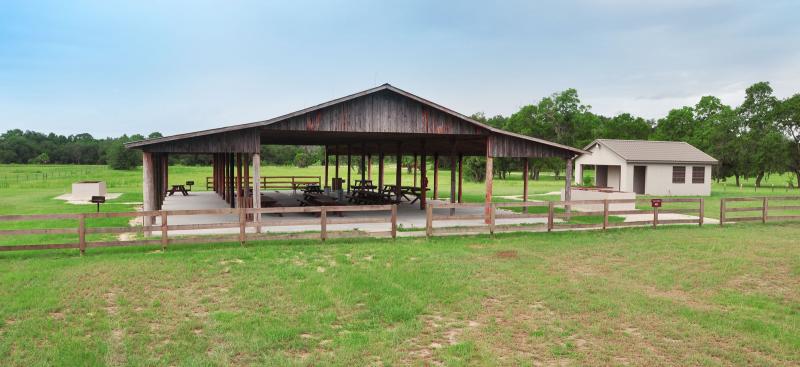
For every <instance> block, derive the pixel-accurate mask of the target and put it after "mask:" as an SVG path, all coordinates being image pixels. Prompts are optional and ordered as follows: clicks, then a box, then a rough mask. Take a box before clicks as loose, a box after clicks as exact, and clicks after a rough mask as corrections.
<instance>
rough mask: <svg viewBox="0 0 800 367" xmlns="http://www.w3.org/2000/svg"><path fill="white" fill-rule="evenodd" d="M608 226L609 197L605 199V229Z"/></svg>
mask: <svg viewBox="0 0 800 367" xmlns="http://www.w3.org/2000/svg"><path fill="white" fill-rule="evenodd" d="M606 228H608V199H604V200H603V230H606Z"/></svg>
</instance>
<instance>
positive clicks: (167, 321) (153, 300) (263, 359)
mask: <svg viewBox="0 0 800 367" xmlns="http://www.w3.org/2000/svg"><path fill="white" fill-rule="evenodd" d="M263 170H264V171H265V172H267V174H270V175H321V174H322V169H321V167H319V166H313V167H308V168H303V169H299V168H293V167H273V166H267V167H265V168H264V169H263ZM342 172H344V171H343V170H342ZM42 173H47V179H44V177H43V175H42ZM209 173H210V169H209V168H208V167H171V168H170V180H171V181H172V183H182V182H184V181H186V180H194V181H195V182H196V183H197V184H198V185H196V188H198V187H199V188H200V189H203V188H204V186H205V185H204V182H205V176H207V175H208V174H209ZM373 174H377V168H374V169H373ZM448 174H449V172H447V171H443V172H442V176H441V178H442V181H441V184H442V187H441V189H440V190H441V193H442V196H446V195H447V193H448V192H449V189H448V187H447V184H448V183H449V178H448ZM37 175H38V176H37ZM354 177H356V174H355V173H354ZM79 179H102V180H105V181H106V182H107V183H108V186H109V192H120V193H123V195H122V197H120V198H119V199H115V200H110V201H109V202H108V203H107V204H105V205H104V206H103V208H102V210H103V211H130V210H133V209H134V207H136V206H137V205H138V204H139V203H140V202H141V171H140V170H132V171H112V170H109V169H107V168H106V167H102V166H53V165H48V166H33V165H0V215H6V214H36V213H80V212H92V211H94V207H93V206H90V205H70V204H66V203H64V202H62V201H60V200H55V199H53V198H54V197H55V196H58V195H60V194H63V193H67V192H69V189H70V184H71V183H72V182H74V181H77V180H79ZM387 180H389V181H393V176H391V175H388V177H387ZM785 180H786V177H780V176H773V177H770V181H768V185H771V183H772V182H776V184H775V185H776V186H778V187H781V186H780V183H781V182H785ZM404 181H405V182H406V183H407V184H410V183H411V176H410V175H404ZM431 182H432V179H431ZM563 183H564V182H563V180H556V179H554V178H553V177H552V176H543V179H542V180H541V181H537V182H531V192H532V193H535V194H545V195H537V196H536V197H532V199H541V200H554V199H557V196H556V195H546V194H547V193H550V192H553V191H558V190H559V189H560V188H561V187H563ZM713 189H714V194H713V196H712V197H711V198H708V199H707V203H706V204H707V208H706V214H707V216H712V217H714V216H718V215H719V213H718V210H719V209H718V208H719V198H720V197H722V196H752V195H757V196H761V195H787V192H786V190H785V189H780V188H775V189H774V192H773V189H772V188H771V187H770V186H767V188H765V189H762V190H759V191H758V192H754V191H753V188H752V186H751V187H749V188H748V187H745V188H744V189H742V191H741V192H739V191H738V190H739V189H733V190H732V188H731V187H726V186H724V185H721V184H716V183H715V184H714V186H713ZM521 193H522V180H521V179H520V177H519V174H518V173H517V174H513V175H511V176H510V178H509V179H507V180H499V179H495V195H496V196H495V199H496V200H497V201H504V200H511V199H510V198H503V197H502V196H506V195H520V194H521ZM789 194H794V195H797V194H800V192H798V191H797V190H795V191H794V192H789ZM465 198H466V199H467V200H468V201H482V200H483V184H482V183H472V182H466V181H465ZM738 205H745V204H738ZM746 205H748V206H758V205H760V203H758V202H753V203H747V204H746ZM786 205H792V204H786ZM793 205H797V204H796V202H795V203H794V204H793ZM751 215H758V213H754V214H751ZM54 224H55V225H54ZM126 224H127V219H124V218H110V219H104V220H98V222H96V223H90V225H92V226H120V225H126ZM58 226H63V227H74V226H75V223H71V222H70V221H48V222H45V221H40V222H30V221H29V222H16V223H14V222H5V223H0V228H4V229H5V228H45V227H50V228H52V227H58ZM103 236H110V235H104V234H97V235H92V236H91V238H90V239H92V240H97V239H100V238H103ZM798 238H800V222H793V223H789V222H787V223H772V224H767V225H762V224H751V225H734V226H726V227H724V228H720V227H718V226H705V227H703V228H698V227H696V226H673V227H660V228H658V229H655V230H654V229H652V228H638V229H620V230H610V231H608V232H605V233H604V232H600V231H591V232H589V231H578V232H569V233H567V232H560V233H529V234H506V235H498V236H497V237H494V238H493V237H489V236H476V237H465V236H462V237H439V238H434V239H431V240H427V239H398V240H396V241H392V240H371V239H365V240H336V241H329V242H328V243H325V244H320V243H319V242H317V241H291V242H288V241H285V242H248V245H247V246H246V247H241V246H239V245H238V244H209V245H188V246H178V245H175V246H171V247H170V249H169V250H168V251H166V252H161V251H159V250H158V248H157V247H133V248H106V249H91V250H90V251H87V255H86V256H83V257H80V256H78V255H77V251H76V250H52V251H38V252H33V251H27V252H6V253H0V300H2V301H0V366H39V365H62V366H75V365H133V366H139V365H148V366H161V365H176V366H181V365H187V366H206V365H220V366H240V365H302V366H307V365H349V366H361V365H375V366H379V365H384V366H389V365H398V366H399V365H455V366H458V365H513V366H525V365H712V366H713V365H795V364H798V362H800V240H798ZM75 240H76V236H74V235H31V236H16V237H12V236H6V237H2V236H0V244H22V243H48V242H49V243H54V242H56V243H57V242H69V241H75Z"/></svg>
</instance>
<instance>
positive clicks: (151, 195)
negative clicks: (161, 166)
mask: <svg viewBox="0 0 800 367" xmlns="http://www.w3.org/2000/svg"><path fill="white" fill-rule="evenodd" d="M153 163H154V162H153V153H150V152H143V153H142V196H143V198H142V199H143V203H144V205H143V208H142V209H143V210H144V211H153V210H156V187H155V180H154V177H153V173H154V169H155V167H154V165H153ZM143 219H144V222H143V223H142V225H143V226H145V227H147V226H151V225H152V224H153V217H150V216H145V217H143ZM144 234H145V236H149V235H150V234H151V232H150V231H145V232H144Z"/></svg>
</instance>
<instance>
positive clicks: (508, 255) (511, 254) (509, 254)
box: [494, 250, 519, 259]
mask: <svg viewBox="0 0 800 367" xmlns="http://www.w3.org/2000/svg"><path fill="white" fill-rule="evenodd" d="M494 256H496V257H498V258H501V259H516V258H517V257H519V254H517V252H516V251H514V250H510V251H498V252H496V253H495V254H494Z"/></svg>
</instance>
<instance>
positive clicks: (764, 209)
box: [761, 196, 769, 224]
mask: <svg viewBox="0 0 800 367" xmlns="http://www.w3.org/2000/svg"><path fill="white" fill-rule="evenodd" d="M762 200H763V202H762V204H761V223H765V224H766V223H767V211H768V210H769V208H768V206H769V203H768V200H767V197H766V196H764V198H763V199H762Z"/></svg>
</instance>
